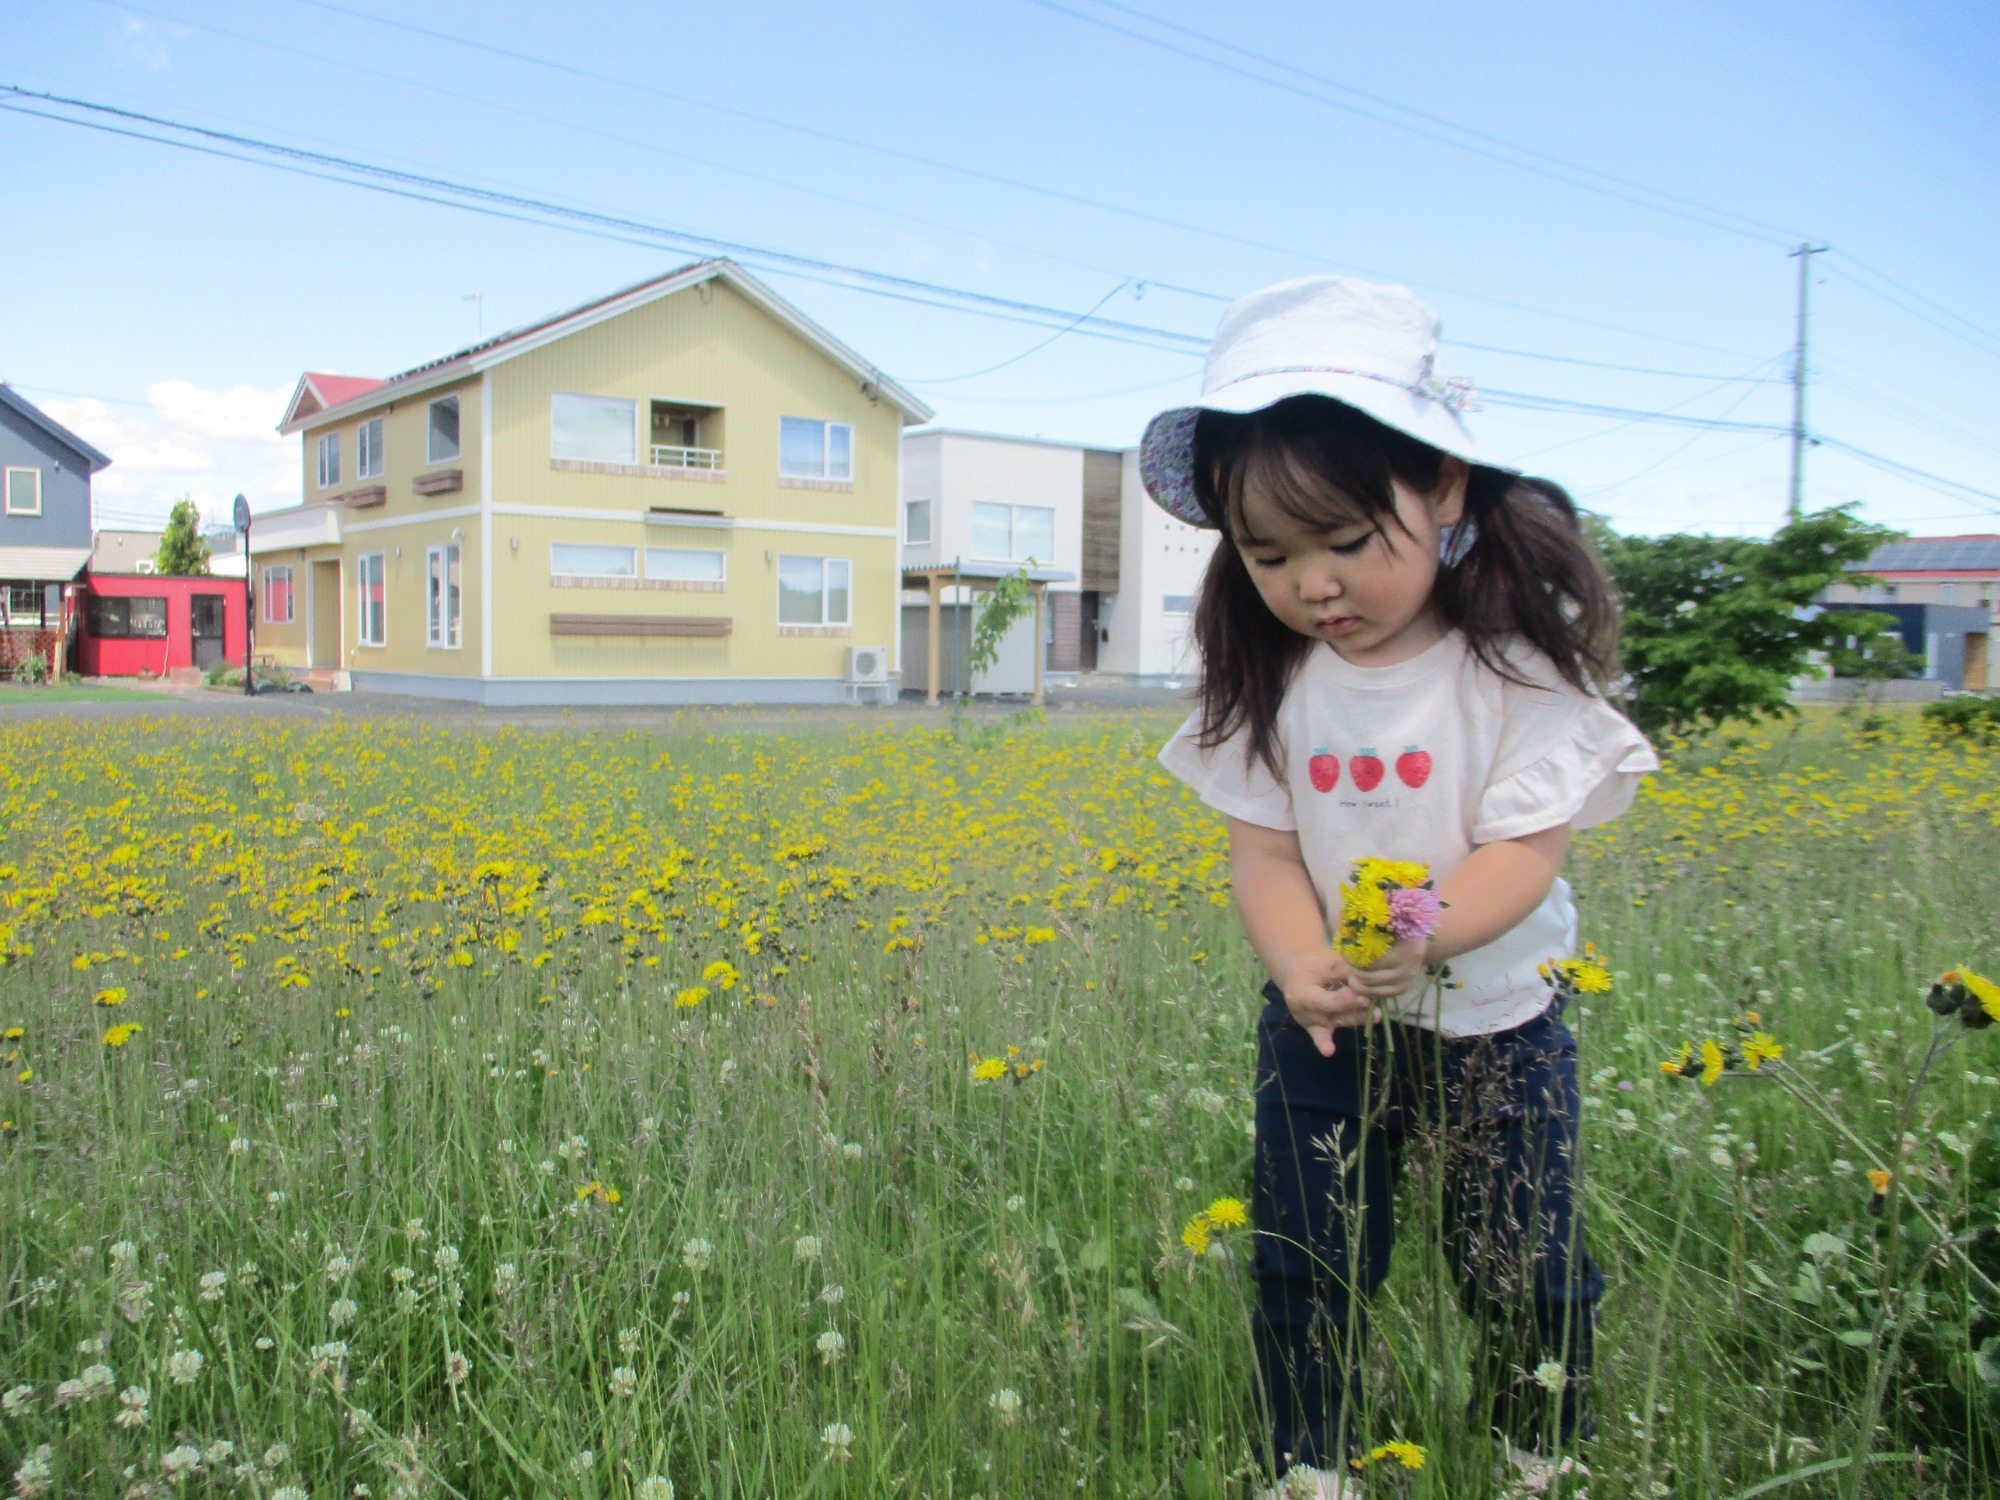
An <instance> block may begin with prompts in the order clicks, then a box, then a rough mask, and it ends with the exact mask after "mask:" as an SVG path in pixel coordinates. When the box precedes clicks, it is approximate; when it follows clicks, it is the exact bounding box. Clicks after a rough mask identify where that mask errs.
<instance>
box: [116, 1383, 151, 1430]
mask: <svg viewBox="0 0 2000 1500" xmlns="http://www.w3.org/2000/svg"><path fill="white" fill-rule="evenodd" d="M151 1400H152V1395H151V1393H150V1392H148V1391H147V1389H146V1388H145V1387H144V1386H143V1385H128V1386H126V1387H125V1389H124V1390H122V1391H120V1392H119V1393H118V1406H119V1411H118V1415H117V1416H115V1417H113V1418H112V1419H111V1420H112V1421H114V1422H116V1423H117V1424H118V1425H119V1426H120V1427H144V1426H145V1425H146V1406H147V1403H148V1402H149V1401H151Z"/></svg>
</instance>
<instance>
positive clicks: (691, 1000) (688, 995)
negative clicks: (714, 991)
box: [674, 984, 708, 1010]
mask: <svg viewBox="0 0 2000 1500" xmlns="http://www.w3.org/2000/svg"><path fill="white" fill-rule="evenodd" d="M707 998H708V991H707V990H706V989H705V988H703V987H702V986H701V985H698V984H695V985H689V986H688V987H687V988H686V989H684V990H682V991H680V992H679V993H678V994H676V995H675V996H674V1004H675V1005H677V1006H679V1007H680V1008H681V1009H682V1010H687V1009H689V1008H690V1007H693V1006H696V1005H699V1004H701V1002H702V1001H704V1000H706V999H707Z"/></svg>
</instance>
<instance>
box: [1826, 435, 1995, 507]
mask: <svg viewBox="0 0 2000 1500" xmlns="http://www.w3.org/2000/svg"><path fill="white" fill-rule="evenodd" d="M1815 441H1816V442H1818V443H1821V444H1823V445H1824V446H1826V447H1828V448H1837V449H1839V450H1840V451H1841V452H1842V453H1845V454H1847V455H1849V456H1850V457H1853V458H1858V459H1860V460H1861V461H1862V462H1863V463H1865V464H1872V465H1874V466H1875V467H1876V468H1878V469H1881V470H1882V471H1883V472H1884V473H1888V474H1896V475H1900V476H1901V477H1903V478H1905V479H1913V480H1915V481H1917V482H1918V483H1919V484H1924V485H1927V486H1929V487H1930V488H1932V489H1936V490H1939V491H1940V492H1941V493H1944V492H1953V491H1955V492H1957V493H1958V494H1961V495H1970V496H1971V497H1972V498H1973V499H1975V500H1991V501H1992V502H1993V503H1994V504H1995V505H1996V506H2000V494H1995V493H1994V492H1993V491H1992V490H1982V489H1979V488H1978V487H1976V486H1974V485H1970V484H1961V483H1959V481H1958V480H1956V479H1947V478H1945V477H1944V475H1942V474H1933V473H1931V472H1930V470H1928V469H1919V468H1917V467H1916V466H1915V465H1913V464H1906V463H1899V462H1897V461H1896V460H1895V459H1893V458H1885V457H1883V456H1882V455H1881V454H1879V453H1871V452H1869V451H1868V450H1867V449H1866V448H1857V447H1855V446H1854V444H1852V443H1843V442H1842V441H1841V440H1840V439H1839V438H1831V437H1826V436H1824V435H1822V436H1820V437H1818V438H1816V439H1815Z"/></svg>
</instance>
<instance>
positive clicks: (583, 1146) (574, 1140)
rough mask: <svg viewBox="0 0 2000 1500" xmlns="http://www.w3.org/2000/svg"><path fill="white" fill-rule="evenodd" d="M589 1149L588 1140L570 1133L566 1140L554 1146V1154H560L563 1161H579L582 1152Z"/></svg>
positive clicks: (581, 1157)
mask: <svg viewBox="0 0 2000 1500" xmlns="http://www.w3.org/2000/svg"><path fill="white" fill-rule="evenodd" d="M589 1149H590V1142H589V1141H587V1140H585V1139H584V1138H583V1137H582V1136H580V1135H575V1134H572V1135H571V1136H570V1138H569V1139H568V1140H566V1141H564V1142H563V1143H562V1144H561V1145H559V1146H557V1147H556V1155H557V1156H560V1157H561V1158H562V1159H563V1160H564V1161H581V1160H582V1159H583V1153H584V1152H586V1151H588V1150H589Z"/></svg>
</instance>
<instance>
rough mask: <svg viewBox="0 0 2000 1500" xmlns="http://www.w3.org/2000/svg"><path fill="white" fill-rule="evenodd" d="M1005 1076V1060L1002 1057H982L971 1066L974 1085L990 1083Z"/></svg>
mask: <svg viewBox="0 0 2000 1500" xmlns="http://www.w3.org/2000/svg"><path fill="white" fill-rule="evenodd" d="M1006 1076H1007V1060H1006V1059H1005V1058H1004V1057H982V1058H977V1059H975V1060H974V1062H973V1064H972V1081H973V1082H974V1083H992V1082H994V1081H995V1080H996V1079H1001V1078H1005V1077H1006Z"/></svg>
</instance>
